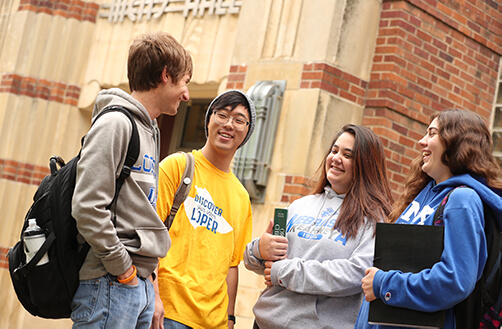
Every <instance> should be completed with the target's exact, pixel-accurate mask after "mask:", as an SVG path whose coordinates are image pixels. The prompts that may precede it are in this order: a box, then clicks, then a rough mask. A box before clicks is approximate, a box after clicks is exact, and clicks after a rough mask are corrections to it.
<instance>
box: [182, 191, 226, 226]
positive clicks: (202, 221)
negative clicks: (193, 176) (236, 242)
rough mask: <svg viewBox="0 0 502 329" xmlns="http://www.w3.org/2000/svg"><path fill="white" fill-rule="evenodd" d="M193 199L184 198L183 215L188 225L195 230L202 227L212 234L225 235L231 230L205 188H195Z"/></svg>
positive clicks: (221, 210)
mask: <svg viewBox="0 0 502 329" xmlns="http://www.w3.org/2000/svg"><path fill="white" fill-rule="evenodd" d="M195 189H196V191H197V193H196V194H195V198H191V197H190V196H189V197H187V198H186V200H185V202H184V205H185V213H186V215H187V217H188V220H189V221H190V224H192V226H193V227H194V229H197V228H198V227H204V228H206V229H207V230H208V231H211V232H212V233H214V234H216V233H220V234H226V233H228V232H231V231H232V230H233V228H232V226H230V224H229V223H228V222H227V221H226V219H225V218H224V217H223V216H222V215H223V209H221V208H220V207H218V206H217V205H216V204H215V203H214V202H213V197H212V196H211V194H209V192H208V191H207V190H206V189H205V188H199V187H197V186H196V187H195Z"/></svg>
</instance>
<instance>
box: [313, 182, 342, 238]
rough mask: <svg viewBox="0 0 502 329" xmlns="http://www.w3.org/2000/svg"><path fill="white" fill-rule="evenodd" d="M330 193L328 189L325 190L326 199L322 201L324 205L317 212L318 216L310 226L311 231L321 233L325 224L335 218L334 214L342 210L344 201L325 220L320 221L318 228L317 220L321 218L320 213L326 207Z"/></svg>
mask: <svg viewBox="0 0 502 329" xmlns="http://www.w3.org/2000/svg"><path fill="white" fill-rule="evenodd" d="M328 194H329V193H328V192H327V191H325V192H324V199H323V201H322V205H321V207H320V208H319V211H318V212H317V216H316V218H315V220H314V222H313V223H312V224H311V225H310V228H309V231H311V232H315V233H319V232H320V231H321V230H322V228H323V226H324V225H326V224H327V223H328V222H329V221H330V220H331V218H333V216H334V215H335V214H336V213H337V212H338V210H340V207H341V206H342V203H340V205H339V206H338V208H336V210H335V211H333V213H332V214H331V215H329V216H328V217H327V218H326V219H325V220H324V221H322V222H320V223H319V227H317V228H316V226H317V222H318V220H319V215H320V214H321V212H322V210H323V209H324V205H325V203H326V200H327V199H328Z"/></svg>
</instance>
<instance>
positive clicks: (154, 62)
mask: <svg viewBox="0 0 502 329" xmlns="http://www.w3.org/2000/svg"><path fill="white" fill-rule="evenodd" d="M192 65H193V64H192V57H190V54H188V52H187V51H186V50H185V48H183V46H182V45H181V44H180V43H179V42H178V41H176V39H174V38H173V37H172V36H171V35H170V34H168V33H165V32H152V33H145V34H143V35H141V36H139V37H137V38H136V39H135V40H134V41H133V43H132V45H131V47H130V48H129V57H128V59H127V78H128V79H129V88H130V90H131V92H132V91H148V90H150V89H152V88H156V87H157V86H158V85H159V84H160V82H161V78H162V77H161V73H162V71H163V70H164V68H166V70H167V73H168V74H169V76H170V77H171V79H172V80H173V82H174V83H178V80H179V79H181V78H182V77H183V76H184V75H185V74H188V75H189V76H190V77H191V76H192V69H193V66H192Z"/></svg>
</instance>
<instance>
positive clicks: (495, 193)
mask: <svg viewBox="0 0 502 329" xmlns="http://www.w3.org/2000/svg"><path fill="white" fill-rule="evenodd" d="M460 185H467V186H468V187H470V188H472V189H473V190H474V191H476V193H477V194H478V195H479V197H480V198H481V200H482V201H483V203H484V204H486V205H487V206H488V207H490V208H491V209H492V211H493V214H494V215H495V216H496V218H497V221H498V224H499V227H502V191H501V190H496V189H492V188H490V187H489V186H488V185H486V182H485V180H484V179H483V178H482V177H479V176H471V175H469V174H464V175H456V176H453V177H451V178H449V179H447V180H446V181H444V182H441V183H440V184H438V185H437V187H438V188H441V187H442V188H446V187H451V188H455V187H457V186H460Z"/></svg>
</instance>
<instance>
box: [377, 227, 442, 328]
mask: <svg viewBox="0 0 502 329" xmlns="http://www.w3.org/2000/svg"><path fill="white" fill-rule="evenodd" d="M443 246H444V226H431V225H408V224H388V223H377V227H376V237H375V256H374V259H373V265H374V266H375V267H378V268H380V269H382V270H385V271H388V270H400V271H402V272H413V273H417V272H420V271H421V270H423V269H426V268H431V267H432V266H433V265H434V264H435V263H437V262H439V261H440V260H441V254H442V252H443ZM444 317H445V311H438V312H432V313H430V312H421V311H415V310H410V309H407V308H401V307H393V306H388V305H386V304H384V302H383V301H382V300H381V299H377V300H374V301H372V302H370V310H369V317H368V322H369V323H370V324H385V325H391V326H392V325H394V326H401V327H416V328H442V327H443V326H444Z"/></svg>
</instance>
